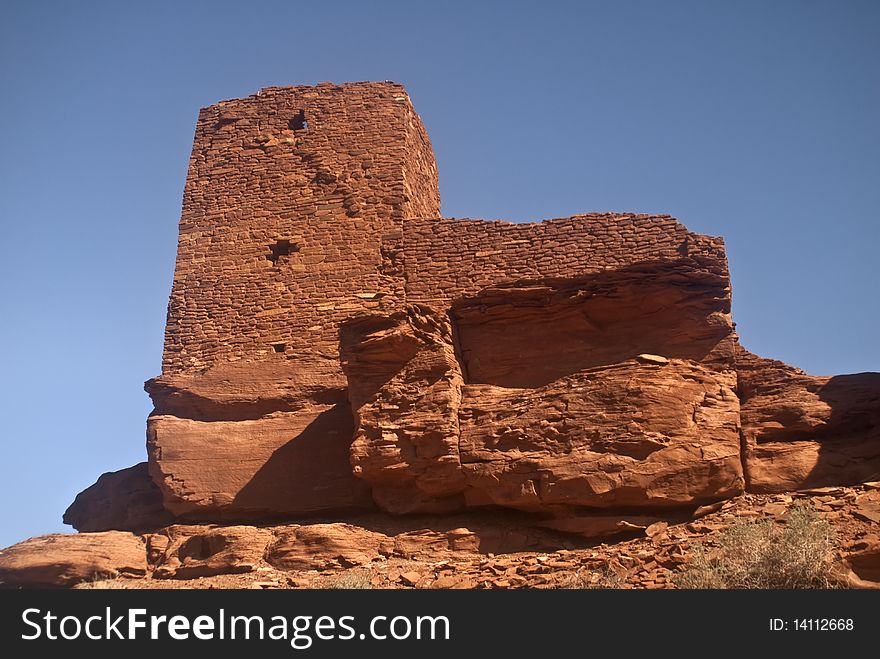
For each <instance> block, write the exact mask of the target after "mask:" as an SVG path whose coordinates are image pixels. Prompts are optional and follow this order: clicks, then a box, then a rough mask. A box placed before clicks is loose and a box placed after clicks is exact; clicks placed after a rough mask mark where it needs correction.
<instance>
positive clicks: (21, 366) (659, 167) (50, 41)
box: [0, 0, 880, 546]
mask: <svg viewBox="0 0 880 659" xmlns="http://www.w3.org/2000/svg"><path fill="white" fill-rule="evenodd" d="M878 35H880V2H876V1H873V0H866V1H855V0H833V1H832V0H828V1H824V2H818V1H811V0H804V1H799V2H791V1H784V0H774V1H773V2H766V1H743V0H736V1H735V2H734V1H729V2H713V1H712V0H695V1H693V2H689V1H675V0H667V1H664V2H660V1H644V2H639V1H626V0H624V1H621V2H588V1H585V0H577V1H575V2H554V1H551V0H544V1H543V2H535V1H534V0H532V1H530V2H478V1H476V0H470V1H468V2H461V3H456V2H451V1H447V0H444V1H443V2H438V1H437V0H432V1H430V2H420V1H418V0H406V1H403V2H350V3H347V2H333V1H330V0H328V1H326V2H308V3H306V2H292V1H291V2H262V1H259V0H248V2H242V1H237V2H186V1H184V0H175V1H173V2H161V1H156V0H152V1H151V2H118V1H115V2H106V3H105V2H56V3H49V2H39V1H35V0H29V1H25V0H18V1H15V0H5V1H4V2H3V3H2V8H0V131H2V143H0V223H2V224H0V226H2V234H0V292H2V299H3V320H2V323H0V345H2V346H3V348H2V350H3V352H2V354H3V361H2V366H3V369H2V379H0V441H2V460H0V500H2V501H3V505H2V507H0V510H2V513H0V514H2V518H0V546H5V545H8V544H11V543H13V542H16V541H18V540H21V539H23V538H25V537H27V536H30V535H36V534H41V533H47V532H52V531H61V530H65V529H66V530H70V528H69V527H64V526H63V525H62V524H61V514H62V512H63V511H64V509H65V508H66V507H67V505H68V504H69V503H70V502H71V501H72V500H73V497H74V495H75V494H76V493H77V492H78V491H79V490H81V489H82V488H84V487H86V486H88V485H90V484H91V483H92V482H94V480H95V479H96V478H97V476H98V475H99V474H101V473H102V472H104V471H108V470H115V469H119V468H122V467H126V466H129V465H131V464H134V463H136V462H139V461H141V460H143V459H145V455H146V453H145V449H144V428H145V418H146V416H147V414H148V413H149V411H150V402H149V399H148V397H147V395H146V394H145V393H144V392H143V390H142V383H143V381H144V380H146V379H148V378H150V377H153V376H155V375H157V374H158V373H159V370H160V356H161V350H162V332H163V325H164V321H165V310H166V303H167V297H168V293H169V291H170V287H171V278H172V274H173V270H174V256H175V247H176V239H177V221H178V216H179V212H180V203H181V195H182V190H183V183H184V177H185V175H186V166H187V159H188V157H189V150H190V147H191V145H192V136H193V129H194V126H195V121H196V115H197V112H198V109H199V108H200V107H203V106H206V105H210V104H212V103H215V102H217V101H219V100H222V99H226V98H234V97H241V96H247V95H249V94H252V93H254V92H256V91H257V90H258V89H260V88H261V87H264V86H268V85H288V84H313V83H317V82H320V81H333V82H345V81H357V80H395V81H397V82H402V83H404V84H406V85H407V87H408V89H409V91H410V95H411V96H412V99H413V102H414V103H415V106H416V109H417V110H418V112H419V113H420V114H421V116H422V119H423V120H424V122H425V124H426V126H427V128H428V131H429V133H430V136H431V139H432V141H433V144H434V149H435V151H436V154H437V160H438V164H439V170H440V189H441V194H442V199H443V202H442V203H443V213H444V215H446V216H452V217H483V218H504V219H509V220H515V221H526V220H535V219H543V218H548V217H559V216H565V215H570V214H574V213H577V212H586V211H638V212H650V213H669V214H671V215H674V216H676V217H677V218H679V219H680V220H681V221H682V222H684V223H685V224H686V225H687V226H688V227H689V228H690V229H691V230H694V231H699V232H702V233H708V234H714V235H723V236H724V237H725V239H726V241H727V246H728V256H729V258H730V264H731V270H732V274H733V284H734V288H733V290H734V315H735V320H736V321H737V323H738V330H739V332H740V335H741V337H742V340H743V343H744V344H745V345H746V346H747V347H748V348H750V349H751V350H752V351H754V352H757V353H759V354H762V355H765V356H771V357H777V358H781V359H784V360H786V361H788V362H790V363H792V364H795V365H796V366H799V367H801V368H804V369H807V370H809V371H811V372H814V373H817V374H832V373H843V372H855V371H867V370H875V371H880V341H878V332H877V327H878V325H880V306H878V292H877V289H878V283H880V277H878V274H877V273H878V270H877V261H878V245H880V221H878V220H880V218H878V208H880V185H878V184H880V119H878V118H880V38H878Z"/></svg>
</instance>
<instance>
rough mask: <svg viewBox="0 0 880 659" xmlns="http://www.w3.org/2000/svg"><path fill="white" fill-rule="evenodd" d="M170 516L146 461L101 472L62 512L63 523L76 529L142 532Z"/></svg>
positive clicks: (160, 524)
mask: <svg viewBox="0 0 880 659" xmlns="http://www.w3.org/2000/svg"><path fill="white" fill-rule="evenodd" d="M173 519H174V517H173V516H172V515H171V513H169V512H168V511H167V510H165V508H163V506H162V493H161V492H160V491H159V488H158V487H156V484H155V483H154V482H153V480H152V479H151V478H150V474H149V471H148V469H147V463H146V462H141V463H140V464H137V465H135V466H134V467H129V468H128V469H122V470H120V471H113V472H108V473H106V474H103V475H102V476H101V477H100V478H99V479H98V480H97V482H96V483H95V484H94V485H92V486H91V487H88V488H86V489H85V490H83V491H82V492H80V493H79V494H78V495H77V497H76V499H75V500H74V502H73V503H72V504H70V507H69V508H68V509H67V510H66V511H65V513H64V523H65V524H70V525H71V526H73V528H75V529H76V530H77V531H112V530H116V531H146V530H149V529H156V528H159V527H160V526H166V525H168V524H170V523H171V522H172V521H173Z"/></svg>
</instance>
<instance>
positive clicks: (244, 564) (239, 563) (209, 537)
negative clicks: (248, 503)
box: [149, 526, 273, 579]
mask: <svg viewBox="0 0 880 659" xmlns="http://www.w3.org/2000/svg"><path fill="white" fill-rule="evenodd" d="M163 535H164V536H165V538H166V540H164V541H162V540H160V539H159V538H156V537H155V536H151V537H150V542H149V547H150V549H151V556H150V562H151V564H153V565H154V566H155V569H154V571H153V576H154V577H156V578H159V579H168V578H174V579H192V578H195V577H205V576H211V575H215V574H237V573H241V572H252V571H253V570H255V569H257V567H259V566H260V565H261V564H262V562H263V555H264V554H265V551H266V546H267V545H268V544H269V542H270V541H271V540H272V538H273V536H272V532H271V531H269V530H265V529H259V528H255V527H253V526H225V527H220V528H205V527H200V526H171V527H168V528H167V529H166V530H164V531H163Z"/></svg>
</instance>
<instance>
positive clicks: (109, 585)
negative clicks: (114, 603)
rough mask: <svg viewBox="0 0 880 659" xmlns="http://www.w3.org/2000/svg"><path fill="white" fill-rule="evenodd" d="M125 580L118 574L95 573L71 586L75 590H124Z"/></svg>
mask: <svg viewBox="0 0 880 659" xmlns="http://www.w3.org/2000/svg"><path fill="white" fill-rule="evenodd" d="M127 581H128V580H127V579H123V578H122V577H120V576H119V575H112V574H96V575H95V576H93V577H92V578H91V579H86V580H85V581H80V582H79V583H78V584H75V585H74V586H73V587H74V588H75V589H76V590H125V589H126V582H127Z"/></svg>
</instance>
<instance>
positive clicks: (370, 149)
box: [163, 83, 440, 373]
mask: <svg viewBox="0 0 880 659" xmlns="http://www.w3.org/2000/svg"><path fill="white" fill-rule="evenodd" d="M303 124H305V125H303ZM439 214H440V200H439V193H438V190H437V170H436V165H435V164H434V158H433V153H432V152H431V145H430V141H429V140H428V136H427V134H426V133H425V130H424V127H423V126H422V123H421V121H420V119H419V117H418V115H417V114H416V113H415V110H414V109H413V107H412V104H411V103H410V100H409V97H408V96H407V94H406V92H405V90H404V89H403V87H401V86H400V85H396V84H392V83H357V84H347V85H340V86H337V85H319V86H318V87H286V88H268V89H264V90H263V91H261V92H260V93H258V94H256V95H254V96H251V97H248V98H245V99H241V100H232V101H224V102H222V103H218V104H217V105H214V106H211V107H208V108H205V109H204V110H202V111H201V113H200V114H199V120H198V124H197V127H196V135H195V142H194V145H193V152H192V157H191V159H190V166H189V174H188V176H187V181H186V188H185V192H184V201H183V213H182V215H181V220H180V240H179V245H178V251H177V268H176V271H175V275H174V285H173V290H172V293H171V300H170V302H169V305H168V322H167V327H166V335H165V354H164V361H163V372H164V373H178V372H182V371H187V370H191V369H202V368H205V367H207V366H211V365H213V364H216V363H218V362H222V361H233V360H237V359H259V358H261V357H264V356H266V355H268V354H269V353H271V352H272V351H273V350H274V348H273V346H280V345H281V344H284V346H285V347H284V350H285V351H287V352H288V353H289V354H294V353H295V352H296V351H297V350H300V349H308V350H310V351H314V350H318V351H320V350H327V351H330V352H331V353H334V352H335V350H336V343H337V338H336V326H337V323H338V322H339V321H340V320H343V319H345V318H347V317H349V316H350V315H352V314H353V313H356V312H358V311H369V310H375V309H378V308H380V307H382V306H383V296H386V295H389V294H392V293H393V292H394V291H395V290H399V288H400V283H399V281H398V280H399V279H400V275H398V274H393V275H392V274H389V273H388V272H386V271H385V269H384V268H383V267H382V263H383V260H382V236H383V235H384V234H386V233H388V232H393V231H395V230H397V228H398V227H399V225H400V222H401V221H402V220H403V219H404V218H406V217H437V216H439ZM279 241H288V242H287V245H289V247H288V248H287V249H285V244H284V243H281V244H279ZM273 249H274V252H273ZM285 251H289V252H290V253H287V254H285V253H284V252H285ZM392 297H393V296H392Z"/></svg>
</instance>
